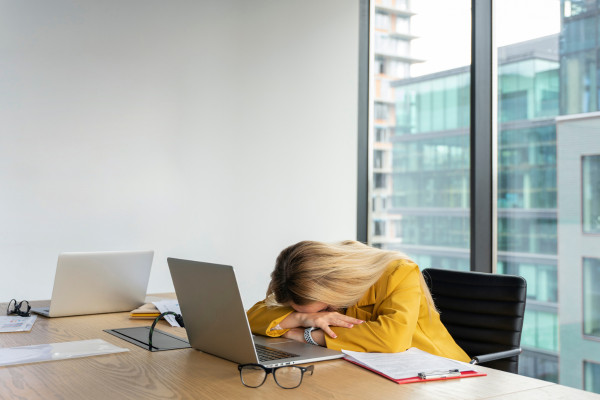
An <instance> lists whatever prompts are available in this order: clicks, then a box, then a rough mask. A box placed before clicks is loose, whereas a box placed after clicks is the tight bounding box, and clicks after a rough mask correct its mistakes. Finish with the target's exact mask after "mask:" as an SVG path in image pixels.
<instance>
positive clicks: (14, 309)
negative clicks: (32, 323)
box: [6, 299, 31, 317]
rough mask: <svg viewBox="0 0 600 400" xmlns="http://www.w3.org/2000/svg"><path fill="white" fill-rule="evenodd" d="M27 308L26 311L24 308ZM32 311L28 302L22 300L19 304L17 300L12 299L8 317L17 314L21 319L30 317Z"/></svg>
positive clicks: (9, 303) (7, 311) (7, 310)
mask: <svg viewBox="0 0 600 400" xmlns="http://www.w3.org/2000/svg"><path fill="white" fill-rule="evenodd" d="M25 306H27V309H26V310H23V308H24V307H25ZM30 310H31V306H30V305H29V302H28V301H27V300H22V301H20V302H18V303H17V300H15V299H12V300H11V301H9V302H8V307H7V308H6V315H11V314H16V315H18V316H19V317H29V316H30V315H31V314H30V313H29V311H30Z"/></svg>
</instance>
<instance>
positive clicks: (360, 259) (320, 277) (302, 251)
mask: <svg viewBox="0 0 600 400" xmlns="http://www.w3.org/2000/svg"><path fill="white" fill-rule="evenodd" d="M401 259H405V260H408V259H409V258H408V257H407V256H406V255H404V254H403V253H400V252H397V251H390V250H381V249H376V248H374V247H370V246H367V245H365V244H363V243H360V242H357V241H353V240H346V241H343V242H339V243H322V242H314V241H302V242H299V243H296V244H294V245H292V246H289V247H287V248H285V249H284V250H283V251H281V253H280V254H279V256H278V257H277V261H276V263H275V269H274V270H273V272H272V273H271V283H270V284H269V288H268V289H267V303H268V304H271V305H274V304H285V305H289V303H290V302H293V303H294V304H297V305H307V304H310V303H313V302H323V303H326V304H327V305H329V306H330V307H333V308H338V309H339V308H347V307H350V306H352V305H354V304H356V303H357V302H358V300H359V299H360V298H361V297H362V296H363V295H364V294H365V292H366V291H367V290H368V289H369V288H370V287H371V286H373V285H374V284H375V282H377V280H378V279H379V278H380V277H381V275H382V274H383V273H384V271H385V270H386V268H387V266H388V265H389V264H390V262H392V261H396V260H401ZM419 276H420V280H421V290H422V291H423V292H424V293H425V297H426V298H427V303H428V308H429V309H430V310H435V305H434V303H433V299H432V298H431V293H430V292H429V289H428V287H427V285H426V283H425V280H424V279H423V275H422V274H421V273H419Z"/></svg>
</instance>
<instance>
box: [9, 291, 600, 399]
mask: <svg viewBox="0 0 600 400" xmlns="http://www.w3.org/2000/svg"><path fill="white" fill-rule="evenodd" d="M165 297H172V296H167V295H165ZM36 305H38V306H39V305H43V304H40V303H39V302H38V303H37V304H36ZM0 307H2V308H0V310H5V309H6V303H3V304H0ZM0 312H3V311H0ZM149 324H150V322H149V321H133V320H130V319H129V314H128V313H116V314H103V315H90V316H79V317H65V318H44V317H41V316H38V319H37V321H36V323H35V325H34V326H33V329H32V331H31V332H19V333H0V347H12V346H26V345H32V344H45V343H55V342H63V341H73V340H84V339H97V338H100V339H103V340H105V341H107V342H109V343H112V344H114V345H117V346H119V347H125V348H128V349H129V350H130V351H129V352H127V353H119V354H110V355H103V356H94V357H87V358H79V359H72V360H61V361H52V362H44V363H37V364H25V365H16V366H8V367H0V399H10V400H14V399H28V400H30V399H49V398H53V399H78V400H79V399H111V400H116V399H166V398H168V399H241V398H243V399H279V398H285V399H286V400H287V399H303V400H306V399H328V400H335V399H388V398H389V399H392V398H393V399H411V400H419V399H435V400H440V399H457V400H458V399H460V400H469V399H536V398H540V399H558V398H563V399H566V398H568V399H575V398H577V399H596V400H598V399H600V395H596V394H593V393H588V392H584V391H581V390H577V389H571V388H568V387H565V386H560V385H555V384H552V383H549V382H545V381H541V380H537V379H532V378H527V377H523V376H519V375H514V374H509V373H505V372H501V371H496V370H492V369H488V368H483V367H478V369H481V370H485V372H487V374H488V376H486V377H477V378H468V379H456V380H449V381H437V382H427V383H414V384H406V385H398V384H396V383H394V382H392V381H389V380H387V379H385V378H383V377H380V376H379V375H376V374H374V373H371V372H369V371H367V370H365V369H363V368H360V367H358V366H355V365H353V364H350V363H349V362H347V361H344V360H333V361H324V362H319V363H315V364H314V365H315V372H314V375H312V376H305V378H304V381H303V383H302V385H301V386H300V387H299V388H297V389H292V390H285V389H281V388H279V387H278V386H277V385H276V384H275V382H274V381H273V377H268V379H267V381H266V382H265V383H264V385H263V386H261V387H260V388H258V389H250V388H246V387H244V386H242V384H241V382H240V378H239V373H238V370H237V366H236V364H234V363H232V362H229V361H225V360H222V359H220V358H217V357H214V356H211V355H208V354H205V353H202V352H200V351H197V350H193V349H182V350H170V351H162V352H154V353H151V352H149V351H147V350H144V349H142V348H140V347H138V346H135V345H133V344H131V343H129V342H126V341H124V340H121V339H119V338H117V337H115V336H113V335H110V334H108V333H106V332H103V330H104V329H112V328H125V327H130V326H148V325H149ZM158 327H159V328H160V329H161V330H164V331H167V332H170V333H173V334H176V335H179V336H182V337H185V330H184V329H183V328H173V327H170V326H169V325H168V324H167V323H166V322H164V321H161V322H160V323H159V325H158Z"/></svg>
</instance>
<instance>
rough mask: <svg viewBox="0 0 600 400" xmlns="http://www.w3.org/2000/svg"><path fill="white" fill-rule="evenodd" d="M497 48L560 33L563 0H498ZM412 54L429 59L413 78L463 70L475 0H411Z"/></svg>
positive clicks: (416, 68)
mask: <svg viewBox="0 0 600 400" xmlns="http://www.w3.org/2000/svg"><path fill="white" fill-rule="evenodd" d="M494 4H495V7H496V9H495V15H496V20H495V28H494V29H495V33H496V45H497V46H506V45H508V44H513V43H517V42H522V41H525V40H529V39H533V38H536V37H542V36H547V35H551V34H554V33H558V32H560V0H501V1H495V2H494ZM410 9H411V11H413V12H415V13H416V14H417V15H415V16H414V17H412V19H411V33H412V34H413V35H416V36H418V37H419V38H418V39H415V40H413V41H412V48H411V55H412V56H413V57H415V58H418V59H421V60H426V62H424V63H419V64H415V65H413V66H412V69H411V75H412V76H420V75H425V74H429V73H433V72H438V71H444V70H447V69H452V68H456V67H462V66H464V65H469V64H470V63H471V54H470V52H471V49H470V46H471V0H411V2H410Z"/></svg>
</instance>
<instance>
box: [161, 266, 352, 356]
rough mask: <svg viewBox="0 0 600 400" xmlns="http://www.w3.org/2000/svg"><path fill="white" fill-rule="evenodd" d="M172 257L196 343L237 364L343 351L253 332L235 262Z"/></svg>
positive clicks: (188, 327) (181, 300) (173, 273)
mask: <svg viewBox="0 0 600 400" xmlns="http://www.w3.org/2000/svg"><path fill="white" fill-rule="evenodd" d="M167 262H168V264H169V270H170V272H171V277H172V279H173V284H174V286H175V294H176V295H177V300H178V301H179V307H180V308H181V314H182V316H183V321H184V323H185V329H186V331H187V335H188V339H189V342H190V345H191V346H192V347H193V348H195V349H197V350H201V351H203V352H205V353H209V354H212V355H215V356H217V357H221V358H224V359H226V360H229V361H233V362H236V363H238V364H248V363H256V364H262V365H264V366H267V367H276V366H282V365H292V364H300V363H308V362H316V361H323V360H331V359H334V358H341V357H343V353H341V352H339V351H336V350H331V349H327V348H325V347H321V346H314V345H310V344H306V343H300V342H297V341H295V340H291V339H286V338H268V337H265V336H254V335H252V332H251V331H250V325H249V324H248V317H247V316H246V311H245V310H244V305H243V303H242V298H241V296H240V291H239V289H238V285H237V281H236V277H235V272H234V269H233V267H231V266H228V265H220V264H211V263H206V262H198V261H190V260H181V259H176V258H168V259H167ZM263 352H266V353H267V354H266V355H262V354H263ZM259 354H261V355H260V357H259ZM269 358H272V359H269Z"/></svg>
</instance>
